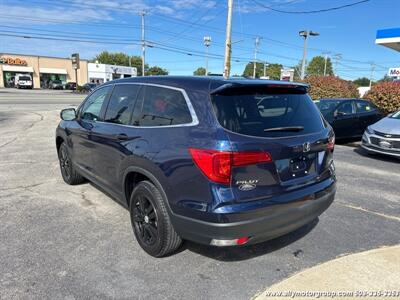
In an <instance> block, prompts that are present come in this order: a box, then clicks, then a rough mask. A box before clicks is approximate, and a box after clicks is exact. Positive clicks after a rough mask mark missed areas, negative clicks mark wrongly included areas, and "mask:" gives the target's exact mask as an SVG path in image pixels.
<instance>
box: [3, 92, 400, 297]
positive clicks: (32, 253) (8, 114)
mask: <svg viewBox="0 0 400 300" xmlns="http://www.w3.org/2000/svg"><path fill="white" fill-rule="evenodd" d="M82 99H83V96H82V95H75V94H72V93H67V92H62V91H60V92H55V93H52V92H43V91H13V90H7V91H6V90H0V225H1V226H0V240H1V243H0V256H1V272H0V298H1V299H3V298H4V299H16V298H18V299H32V298H34V299H88V298H101V299H108V298H115V299H128V298H129V299H155V298H157V299H188V298H193V299H249V298H251V297H252V296H253V295H255V294H256V293H257V292H258V291H260V290H263V289H265V288H266V287H268V286H270V285H272V284H274V283H276V282H278V281H280V280H282V279H284V278H287V277H288V276H290V275H291V274H294V273H296V272H298V271H300V270H303V269H305V268H308V267H311V266H314V265H317V264H319V263H322V262H325V261H328V260H331V259H333V258H335V257H338V256H342V255H345V254H349V253H355V252H359V251H363V250H368V249H374V248H378V247H381V246H384V245H387V246H388V245H396V244H399V243H400V231H399V228H400V193H399V192H400V186H399V182H400V172H399V166H400V161H399V160H394V159H388V158H384V157H381V156H376V157H368V156H365V155H364V154H363V153H362V151H360V150H359V149H358V148H357V147H350V146H347V145H337V146H336V149H335V163H336V169H337V176H338V191H337V196H336V199H335V202H334V203H333V204H332V206H331V207H330V208H329V209H328V210H327V211H326V212H325V213H324V214H323V215H322V216H320V217H319V219H318V220H315V221H314V222H313V223H311V224H309V225H307V226H305V227H303V228H301V229H299V230H297V231H295V232H293V233H291V234H288V235H286V236H284V237H281V238H278V239H275V240H272V241H269V242H265V243H263V244H259V245H255V246H251V247H247V248H234V249H218V248H211V247H206V246H201V245H197V244H194V243H189V242H186V243H185V244H184V246H183V247H182V248H181V250H180V252H178V253H176V254H175V255H173V256H170V257H166V258H162V259H155V258H153V257H150V256H148V255H147V254H146V253H145V252H143V251H142V250H141V249H140V248H139V246H138V245H137V243H136V241H135V239H134V236H133V234H132V229H131V225H130V220H129V214H128V211H126V210H125V209H124V208H123V207H121V206H120V205H119V204H117V203H116V202H114V201H113V200H112V199H111V198H109V197H108V196H106V195H105V194H103V193H102V192H101V191H100V190H98V189H97V188H96V187H94V186H93V185H91V184H90V183H86V184H82V185H78V186H68V185H66V184H64V183H63V181H62V178H61V175H60V172H59V167H58V161H57V155H56V150H55V145H54V131H55V127H56V125H57V122H58V121H59V111H60V109H62V108H65V107H69V106H72V105H78V104H79V103H80V101H81V100H82Z"/></svg>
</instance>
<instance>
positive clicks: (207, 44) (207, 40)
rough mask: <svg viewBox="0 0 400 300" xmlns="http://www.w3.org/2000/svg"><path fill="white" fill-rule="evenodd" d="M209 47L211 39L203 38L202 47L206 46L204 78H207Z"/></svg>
mask: <svg viewBox="0 0 400 300" xmlns="http://www.w3.org/2000/svg"><path fill="white" fill-rule="evenodd" d="M210 45H211V37H210V36H205V37H204V46H206V76H208V47H210Z"/></svg>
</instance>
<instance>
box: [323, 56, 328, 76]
mask: <svg viewBox="0 0 400 300" xmlns="http://www.w3.org/2000/svg"><path fill="white" fill-rule="evenodd" d="M327 63H328V53H325V64H324V76H326V64H327Z"/></svg>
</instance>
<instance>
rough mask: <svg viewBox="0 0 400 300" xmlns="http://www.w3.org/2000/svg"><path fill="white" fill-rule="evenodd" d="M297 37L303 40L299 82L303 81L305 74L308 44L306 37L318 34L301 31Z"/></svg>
mask: <svg viewBox="0 0 400 300" xmlns="http://www.w3.org/2000/svg"><path fill="white" fill-rule="evenodd" d="M299 35H300V36H301V37H303V38H304V49H303V60H302V61H301V74H300V78H301V80H303V79H304V77H305V73H306V60H307V44H308V37H309V36H317V35H319V33H318V32H314V31H311V30H310V31H308V30H302V31H300V32H299Z"/></svg>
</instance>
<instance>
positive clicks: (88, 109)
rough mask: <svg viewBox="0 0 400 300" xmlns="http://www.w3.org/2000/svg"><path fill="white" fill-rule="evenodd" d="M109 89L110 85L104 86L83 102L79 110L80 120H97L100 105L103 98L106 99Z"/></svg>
mask: <svg viewBox="0 0 400 300" xmlns="http://www.w3.org/2000/svg"><path fill="white" fill-rule="evenodd" d="M110 91H111V86H105V87H103V88H100V89H98V90H97V91H95V92H94V93H93V94H91V95H90V96H89V98H88V99H87V100H86V101H85V103H84V104H83V107H82V109H81V111H80V117H81V119H82V120H88V121H97V120H98V119H99V117H100V112H101V107H102V106H103V103H104V100H105V99H107V96H108V93H109V92H110Z"/></svg>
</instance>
